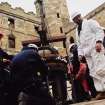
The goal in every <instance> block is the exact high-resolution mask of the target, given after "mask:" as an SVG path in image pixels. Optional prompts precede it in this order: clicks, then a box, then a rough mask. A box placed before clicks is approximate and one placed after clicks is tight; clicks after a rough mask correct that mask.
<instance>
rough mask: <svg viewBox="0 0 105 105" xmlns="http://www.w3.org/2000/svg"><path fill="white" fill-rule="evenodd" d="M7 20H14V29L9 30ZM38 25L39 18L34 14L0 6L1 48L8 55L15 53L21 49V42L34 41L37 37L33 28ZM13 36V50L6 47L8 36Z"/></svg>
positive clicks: (4, 4)
mask: <svg viewBox="0 0 105 105" xmlns="http://www.w3.org/2000/svg"><path fill="white" fill-rule="evenodd" d="M8 18H12V19H14V29H12V30H11V29H10V27H9V25H8ZM39 25H40V18H39V17H37V16H36V15H35V14H34V13H32V12H29V13H25V12H24V10H23V9H21V8H15V9H13V8H12V7H11V5H9V4H8V3H3V2H2V3H1V4H0V31H2V32H3V34H4V37H3V40H2V48H4V49H6V50H7V51H8V52H9V53H17V52H19V51H20V49H21V48H22V41H25V40H34V39H35V38H37V37H38V35H37V32H36V31H35V29H34V26H39ZM9 34H13V35H14V37H15V41H16V43H15V44H16V47H15V48H9V47H8V35H9Z"/></svg>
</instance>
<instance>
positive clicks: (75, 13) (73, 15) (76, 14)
mask: <svg viewBox="0 0 105 105" xmlns="http://www.w3.org/2000/svg"><path fill="white" fill-rule="evenodd" d="M78 15H81V13H80V12H77V11H76V12H74V13H72V15H71V19H72V20H73V19H74V18H75V17H76V16H78Z"/></svg>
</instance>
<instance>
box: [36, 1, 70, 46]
mask: <svg viewBox="0 0 105 105" xmlns="http://www.w3.org/2000/svg"><path fill="white" fill-rule="evenodd" d="M38 1H39V0H36V2H35V5H36V12H37V15H38V16H39V15H40V9H39V8H40V7H39V4H38ZM43 8H44V14H45V22H46V26H47V29H48V36H49V37H50V36H61V35H65V33H66V31H67V26H68V24H69V13H68V8H67V3H66V0H43ZM54 45H56V46H58V47H59V46H62V43H56V44H55V43H54Z"/></svg>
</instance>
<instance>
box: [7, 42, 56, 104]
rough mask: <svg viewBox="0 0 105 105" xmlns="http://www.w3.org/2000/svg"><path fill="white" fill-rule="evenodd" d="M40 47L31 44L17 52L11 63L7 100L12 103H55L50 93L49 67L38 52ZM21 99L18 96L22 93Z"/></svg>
mask: <svg viewBox="0 0 105 105" xmlns="http://www.w3.org/2000/svg"><path fill="white" fill-rule="evenodd" d="M37 51H38V47H37V46H36V45H34V44H29V45H28V46H26V47H24V48H23V49H22V51H21V52H20V53H19V54H17V55H16V56H15V57H14V58H13V60H12V64H11V85H10V90H9V95H8V97H7V102H8V103H9V104H11V105H17V104H19V105H20V104H21V105H23V104H24V102H25V104H24V105H54V102H53V101H52V98H51V97H50V95H49V93H48V86H47V72H48V68H47V66H46V64H45V63H44V61H42V59H41V57H40V56H39V55H38V53H37ZM21 92H22V93H23V94H21V95H20V96H19V101H17V100H18V99H17V97H18V95H19V94H20V93H21Z"/></svg>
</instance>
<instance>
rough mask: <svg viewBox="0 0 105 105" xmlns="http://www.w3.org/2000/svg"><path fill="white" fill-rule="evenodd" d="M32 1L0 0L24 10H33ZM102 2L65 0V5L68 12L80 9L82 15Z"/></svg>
mask: <svg viewBox="0 0 105 105" xmlns="http://www.w3.org/2000/svg"><path fill="white" fill-rule="evenodd" d="M34 1H35V0H0V2H9V3H10V4H11V5H12V7H19V6H20V7H22V8H24V10H25V11H26V12H28V11H34V12H35V6H34ZM104 2H105V0H67V5H68V9H69V13H70V14H71V13H72V12H73V11H80V12H81V13H82V14H83V16H84V15H86V14H87V13H88V12H90V11H92V10H93V9H95V8H96V7H98V6H99V5H101V4H102V3H104Z"/></svg>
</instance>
